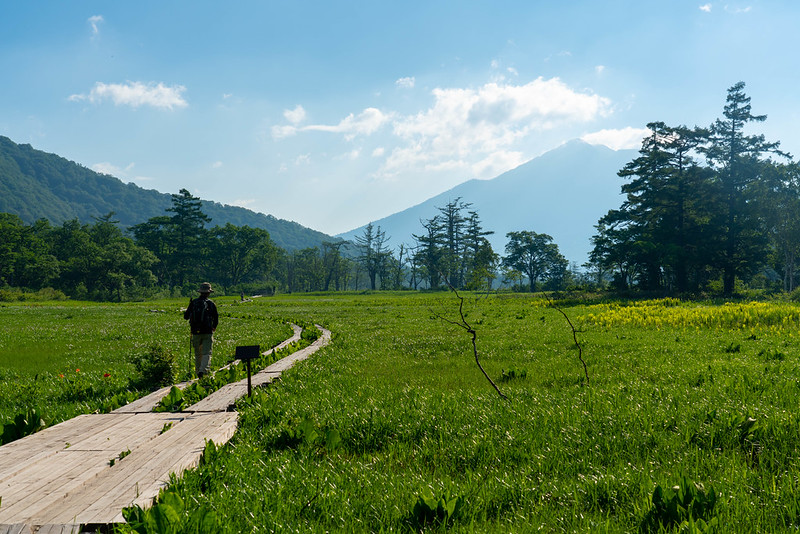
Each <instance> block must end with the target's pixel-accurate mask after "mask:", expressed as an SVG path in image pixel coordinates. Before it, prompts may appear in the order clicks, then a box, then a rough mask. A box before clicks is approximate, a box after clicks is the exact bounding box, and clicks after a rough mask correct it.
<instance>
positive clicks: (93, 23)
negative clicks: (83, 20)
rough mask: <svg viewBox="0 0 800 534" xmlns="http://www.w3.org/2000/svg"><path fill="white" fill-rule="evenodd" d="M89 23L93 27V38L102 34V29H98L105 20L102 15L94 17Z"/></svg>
mask: <svg viewBox="0 0 800 534" xmlns="http://www.w3.org/2000/svg"><path fill="white" fill-rule="evenodd" d="M87 22H88V23H89V25H90V26H91V27H92V36H95V35H97V34H98V33H100V28H99V27H98V24H100V23H101V22H104V20H103V16H102V15H93V16H91V17H89V18H88V19H87Z"/></svg>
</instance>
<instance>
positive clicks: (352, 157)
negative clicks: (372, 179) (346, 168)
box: [336, 148, 361, 161]
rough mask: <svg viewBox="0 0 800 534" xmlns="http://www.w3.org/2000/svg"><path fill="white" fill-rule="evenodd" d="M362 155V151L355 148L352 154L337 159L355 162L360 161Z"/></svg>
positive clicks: (345, 154) (348, 153)
mask: <svg viewBox="0 0 800 534" xmlns="http://www.w3.org/2000/svg"><path fill="white" fill-rule="evenodd" d="M360 155H361V151H360V150H359V149H357V148H354V149H353V150H351V151H350V152H346V153H344V154H342V155H341V156H338V157H337V158H336V159H346V160H350V161H355V160H357V159H358V157H359V156H360Z"/></svg>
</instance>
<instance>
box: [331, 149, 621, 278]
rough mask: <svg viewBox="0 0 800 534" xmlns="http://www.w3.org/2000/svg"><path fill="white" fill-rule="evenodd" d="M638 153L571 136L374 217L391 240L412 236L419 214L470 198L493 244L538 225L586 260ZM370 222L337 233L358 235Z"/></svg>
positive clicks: (574, 257)
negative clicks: (487, 175)
mask: <svg viewBox="0 0 800 534" xmlns="http://www.w3.org/2000/svg"><path fill="white" fill-rule="evenodd" d="M635 156H636V152H635V151H633V150H618V151H615V150H612V149H610V148H608V147H607V146H604V145H592V144H590V143H587V142H585V141H583V140H580V139H573V140H570V141H567V142H566V143H564V144H562V145H560V146H558V147H556V148H554V149H553V150H550V151H549V152H545V153H544V154H542V155H540V156H538V157H536V158H533V159H532V160H529V161H527V162H525V163H523V164H522V165H520V166H518V167H516V168H514V169H511V170H509V171H506V172H504V173H502V174H500V175H498V176H496V177H494V178H492V179H489V180H468V181H466V182H464V183H462V184H460V185H458V186H456V187H454V188H452V189H450V190H448V191H445V192H444V193H441V194H439V195H436V196H434V197H432V198H430V199H428V200H426V201H424V202H421V203H419V204H417V205H415V206H413V207H411V208H408V209H405V210H403V211H401V212H399V213H395V214H393V215H390V216H388V217H384V218H383V219H380V220H377V221H373V224H374V225H375V226H380V227H381V229H382V230H384V231H385V232H386V235H390V236H392V238H393V239H392V240H391V242H390V243H389V244H390V246H392V245H393V246H399V244H400V243H406V244H410V243H412V237H411V236H412V234H415V233H416V234H419V233H420V231H421V229H422V227H421V226H420V222H419V221H420V220H421V219H422V220H426V219H430V218H432V217H433V216H434V215H436V214H437V209H436V208H438V207H441V206H444V205H445V204H447V203H448V202H449V201H451V200H453V199H455V198H459V197H460V198H461V199H462V201H464V202H468V203H471V204H472V207H471V209H474V210H476V211H477V212H478V214H479V215H480V217H481V221H482V224H483V226H484V228H485V229H486V230H492V231H494V232H495V233H494V235H492V236H490V237H489V239H490V241H491V243H492V247H493V248H494V250H495V252H497V253H500V254H502V253H503V251H504V248H505V243H506V233H508V232H510V231H518V230H532V231H535V232H538V233H546V234H549V235H551V236H553V239H554V242H555V243H556V244H557V245H558V246H559V249H560V250H561V252H562V254H564V256H565V257H566V258H567V259H568V260H570V261H573V262H577V263H583V262H585V261H586V259H587V257H588V253H589V251H590V249H591V241H590V239H591V236H592V235H593V233H594V225H596V224H597V221H598V220H599V219H600V217H602V216H603V215H605V213H606V212H607V211H608V210H610V209H616V208H618V207H619V206H620V204H621V203H622V197H621V194H620V187H621V185H622V180H621V179H620V178H619V176H617V171H619V170H620V169H621V168H622V167H623V166H624V165H625V164H626V163H627V162H629V161H630V160H631V159H633V158H634V157H635ZM363 231H364V227H363V226H362V227H360V228H356V229H354V230H351V231H349V232H345V233H343V234H339V236H337V237H342V238H344V239H354V238H355V237H356V236H359V235H361V234H362V233H363Z"/></svg>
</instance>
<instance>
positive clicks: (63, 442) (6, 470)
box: [0, 415, 95, 480]
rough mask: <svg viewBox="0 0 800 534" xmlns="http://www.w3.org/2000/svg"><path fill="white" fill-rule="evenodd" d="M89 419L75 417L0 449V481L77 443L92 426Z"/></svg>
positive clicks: (82, 416)
mask: <svg viewBox="0 0 800 534" xmlns="http://www.w3.org/2000/svg"><path fill="white" fill-rule="evenodd" d="M90 417H91V415H79V416H78V417H75V418H73V419H70V420H69V421H64V422H63V423H59V424H57V425H54V426H51V427H49V428H45V429H44V430H42V431H41V432H37V433H36V434H31V435H30V436H26V437H24V438H22V439H18V440H16V441H12V442H11V443H8V444H6V445H3V446H2V447H0V480H3V479H4V478H6V477H8V476H10V475H13V474H14V473H16V472H17V471H19V469H20V468H24V466H25V465H27V464H30V463H37V462H40V461H41V460H42V459H43V458H46V457H48V456H51V455H53V454H55V453H56V452H57V451H59V450H63V449H65V448H66V447H67V444H68V443H69V444H73V443H75V442H77V441H78V440H79V439H81V438H82V437H84V436H85V434H86V432H88V431H89V429H90V428H91V427H92V426H93V425H94V424H95V423H94V422H93V421H90V420H89V418H90Z"/></svg>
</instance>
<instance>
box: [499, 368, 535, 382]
mask: <svg viewBox="0 0 800 534" xmlns="http://www.w3.org/2000/svg"><path fill="white" fill-rule="evenodd" d="M525 378H528V370H527V369H517V368H515V367H510V368H508V369H502V370H501V371H500V381H501V382H510V381H512V380H522V379H525Z"/></svg>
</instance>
